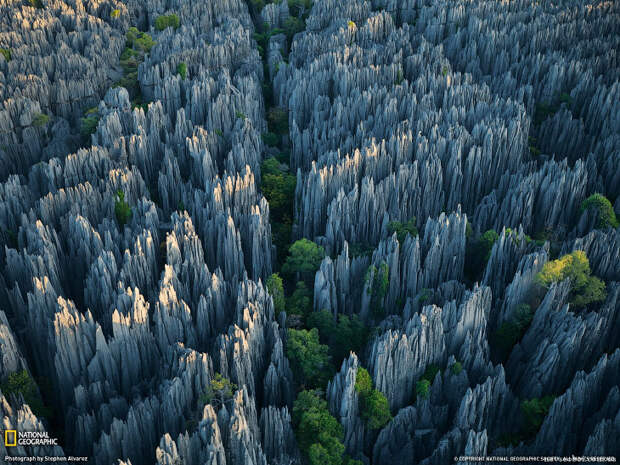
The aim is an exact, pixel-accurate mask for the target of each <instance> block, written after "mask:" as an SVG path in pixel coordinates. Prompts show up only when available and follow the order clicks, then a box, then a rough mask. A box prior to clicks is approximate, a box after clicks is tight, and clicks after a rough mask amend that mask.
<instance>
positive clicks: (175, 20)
mask: <svg viewBox="0 0 620 465" xmlns="http://www.w3.org/2000/svg"><path fill="white" fill-rule="evenodd" d="M180 25H181V21H180V20H179V17H178V16H177V15H175V14H174V13H172V14H169V15H161V16H158V17H157V19H156V20H155V29H157V30H158V31H163V30H164V29H166V28H168V27H172V28H174V29H177V28H178V27H179V26H180Z"/></svg>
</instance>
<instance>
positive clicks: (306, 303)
mask: <svg viewBox="0 0 620 465" xmlns="http://www.w3.org/2000/svg"><path fill="white" fill-rule="evenodd" d="M286 309H287V313H288V314H289V315H299V316H300V317H301V318H302V319H305V318H306V317H307V316H308V315H309V314H310V312H311V311H312V293H311V292H310V290H309V289H308V287H307V286H306V283H304V282H303V281H297V284H296V286H295V290H294V291H293V293H292V294H291V296H290V297H289V298H288V299H287V300H286Z"/></svg>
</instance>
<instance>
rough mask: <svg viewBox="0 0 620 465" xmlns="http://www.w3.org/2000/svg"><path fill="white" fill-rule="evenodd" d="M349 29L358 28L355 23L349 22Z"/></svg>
mask: <svg viewBox="0 0 620 465" xmlns="http://www.w3.org/2000/svg"><path fill="white" fill-rule="evenodd" d="M347 27H348V28H349V29H355V28H356V27H357V26H355V22H354V21H351V20H349V22H348V23H347Z"/></svg>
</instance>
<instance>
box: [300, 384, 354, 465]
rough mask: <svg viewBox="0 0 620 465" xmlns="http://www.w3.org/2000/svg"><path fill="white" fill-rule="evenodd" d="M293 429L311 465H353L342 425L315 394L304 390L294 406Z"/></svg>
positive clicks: (325, 403)
mask: <svg viewBox="0 0 620 465" xmlns="http://www.w3.org/2000/svg"><path fill="white" fill-rule="evenodd" d="M292 420H293V427H294V429H295V437H296V439H297V444H298V445H299V449H300V450H301V452H302V453H303V454H304V456H305V458H306V459H307V461H308V463H309V464H310V465H343V464H345V465H352V464H353V462H351V461H350V459H349V458H348V457H347V456H345V454H344V444H343V443H342V441H343V439H344V433H343V429H342V425H340V423H338V420H336V418H334V417H333V416H332V415H331V413H329V410H328V408H327V402H326V401H325V400H324V399H322V398H321V397H320V395H319V394H318V393H317V392H315V391H302V392H300V393H299V395H298V396H297V399H296V400H295V402H294V404H293V415H292Z"/></svg>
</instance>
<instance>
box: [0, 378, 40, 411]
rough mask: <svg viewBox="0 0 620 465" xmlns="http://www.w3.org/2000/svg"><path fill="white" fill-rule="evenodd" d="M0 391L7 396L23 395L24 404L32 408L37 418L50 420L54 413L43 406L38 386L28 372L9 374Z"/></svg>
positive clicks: (0, 386)
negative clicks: (41, 417)
mask: <svg viewBox="0 0 620 465" xmlns="http://www.w3.org/2000/svg"><path fill="white" fill-rule="evenodd" d="M0 390H1V391H2V393H3V394H4V395H5V396H7V397H8V396H9V395H11V394H15V395H19V394H21V395H22V397H23V398H24V402H25V403H26V404H28V405H29V406H30V409H31V410H32V412H33V413H34V414H35V415H37V416H43V417H47V418H50V417H51V415H52V411H51V409H50V408H48V407H46V406H45V405H43V400H42V399H41V395H40V394H39V391H38V389H37V385H36V384H35V382H34V380H33V379H32V378H31V377H30V374H29V373H28V371H26V370H21V371H16V372H14V373H11V374H9V376H8V377H7V379H6V380H5V381H4V383H2V384H1V385H0Z"/></svg>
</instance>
